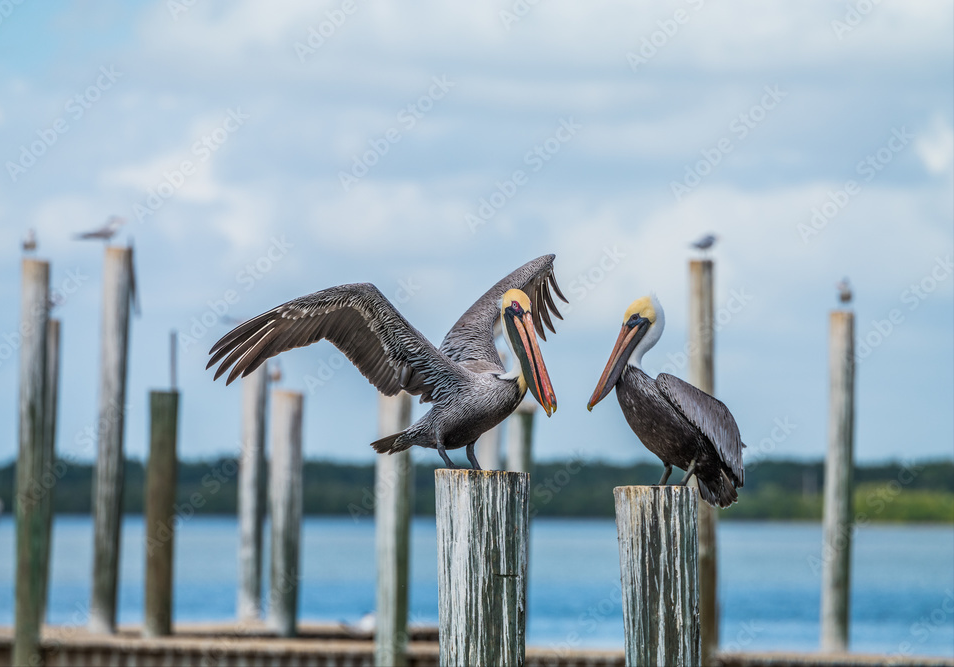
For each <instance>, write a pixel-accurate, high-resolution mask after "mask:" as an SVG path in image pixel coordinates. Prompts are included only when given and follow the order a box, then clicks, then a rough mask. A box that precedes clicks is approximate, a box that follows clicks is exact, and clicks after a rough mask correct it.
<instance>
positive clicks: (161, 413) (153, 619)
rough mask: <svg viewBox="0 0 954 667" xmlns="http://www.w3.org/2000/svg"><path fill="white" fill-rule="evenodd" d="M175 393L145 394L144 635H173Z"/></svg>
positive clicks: (176, 413)
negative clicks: (146, 429) (146, 398)
mask: <svg viewBox="0 0 954 667" xmlns="http://www.w3.org/2000/svg"><path fill="white" fill-rule="evenodd" d="M178 421H179V392H177V391H151V392H149V463H148V467H147V469H146V498H145V506H146V582H145V583H146V593H145V605H146V608H145V614H144V619H143V625H142V633H143V636H144V637H163V636H165V635H169V634H172V582H173V578H172V564H173V560H174V551H175V550H174V548H173V547H174V543H175V509H174V507H175V502H176V478H177V475H176V463H177V457H176V441H177V431H178Z"/></svg>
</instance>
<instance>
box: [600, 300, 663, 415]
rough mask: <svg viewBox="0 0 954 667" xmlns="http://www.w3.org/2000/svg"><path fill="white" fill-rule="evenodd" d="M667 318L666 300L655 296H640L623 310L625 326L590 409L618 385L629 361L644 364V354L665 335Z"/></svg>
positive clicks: (638, 366) (631, 363)
mask: <svg viewBox="0 0 954 667" xmlns="http://www.w3.org/2000/svg"><path fill="white" fill-rule="evenodd" d="M665 323H666V318H665V316H664V314H663V309H662V304H660V303H659V299H657V298H656V297H655V295H653V296H644V297H641V298H639V299H636V300H635V301H633V302H632V303H631V304H629V308H627V309H626V312H625V313H624V314H623V328H622V329H621V330H620V332H619V338H617V339H616V346H615V347H614V348H613V353H612V354H611V355H610V358H609V361H608V362H607V364H606V368H604V369H603V375H601V376H600V381H599V382H598V383H597V385H596V389H595V390H594V391H593V395H592V396H591V397H590V402H589V403H587V404H586V409H587V410H592V409H593V406H594V405H596V404H597V403H599V402H600V401H602V400H603V399H604V398H606V395H607V394H608V393H610V390H611V389H612V388H613V387H615V386H616V382H617V380H619V377H620V375H622V373H623V369H624V368H625V366H626V364H630V365H631V366H635V367H636V368H640V364H641V363H642V361H643V355H644V354H645V353H646V350H648V349H649V348H651V347H652V346H653V345H655V344H656V341H658V340H659V337H660V336H662V332H663V327H664V326H665Z"/></svg>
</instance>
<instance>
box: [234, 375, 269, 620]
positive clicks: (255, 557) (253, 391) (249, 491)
mask: <svg viewBox="0 0 954 667" xmlns="http://www.w3.org/2000/svg"><path fill="white" fill-rule="evenodd" d="M267 385H268V368H267V367H266V365H265V364H262V365H261V366H259V368H258V369H257V370H255V372H253V373H252V374H250V375H249V376H247V377H245V378H243V379H242V456H241V459H240V461H239V480H238V515H239V575H238V576H239V587H238V618H239V620H240V621H251V620H255V619H258V618H259V617H260V616H261V607H262V526H263V524H264V521H265V402H266V401H265V399H266V395H267V392H266V387H267Z"/></svg>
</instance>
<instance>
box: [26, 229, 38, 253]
mask: <svg viewBox="0 0 954 667" xmlns="http://www.w3.org/2000/svg"><path fill="white" fill-rule="evenodd" d="M36 246H37V242H36V231H35V230H34V229H33V228H32V227H31V228H30V229H28V230H27V233H26V236H24V237H23V252H24V253H34V252H36Z"/></svg>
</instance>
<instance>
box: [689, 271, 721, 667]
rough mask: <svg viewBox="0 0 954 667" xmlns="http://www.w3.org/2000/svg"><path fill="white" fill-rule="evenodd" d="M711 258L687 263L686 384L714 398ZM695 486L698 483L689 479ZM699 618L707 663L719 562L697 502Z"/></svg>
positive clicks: (714, 628) (712, 514) (707, 512)
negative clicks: (687, 366) (687, 353)
mask: <svg viewBox="0 0 954 667" xmlns="http://www.w3.org/2000/svg"><path fill="white" fill-rule="evenodd" d="M713 282H714V280H713V263H712V260H711V259H702V260H698V259H696V260H692V261H690V262H689V289H690V301H689V382H690V383H691V384H693V385H695V386H696V387H698V388H699V389H701V390H702V391H704V392H706V393H708V394H711V395H713V396H714V395H715V363H714V360H715V328H714V326H715V319H714V305H713V301H714V300H713ZM692 484H693V486H695V487H698V480H696V478H695V477H693V478H692ZM698 515H699V618H700V621H701V627H702V663H701V664H703V665H708V664H710V663H711V662H712V661H713V659H714V658H715V654H716V652H717V651H718V650H719V596H718V559H717V553H716V529H717V528H718V522H717V518H718V517H717V515H716V509H715V508H714V507H710V506H709V505H708V504H707V503H700V504H699V509H698Z"/></svg>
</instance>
